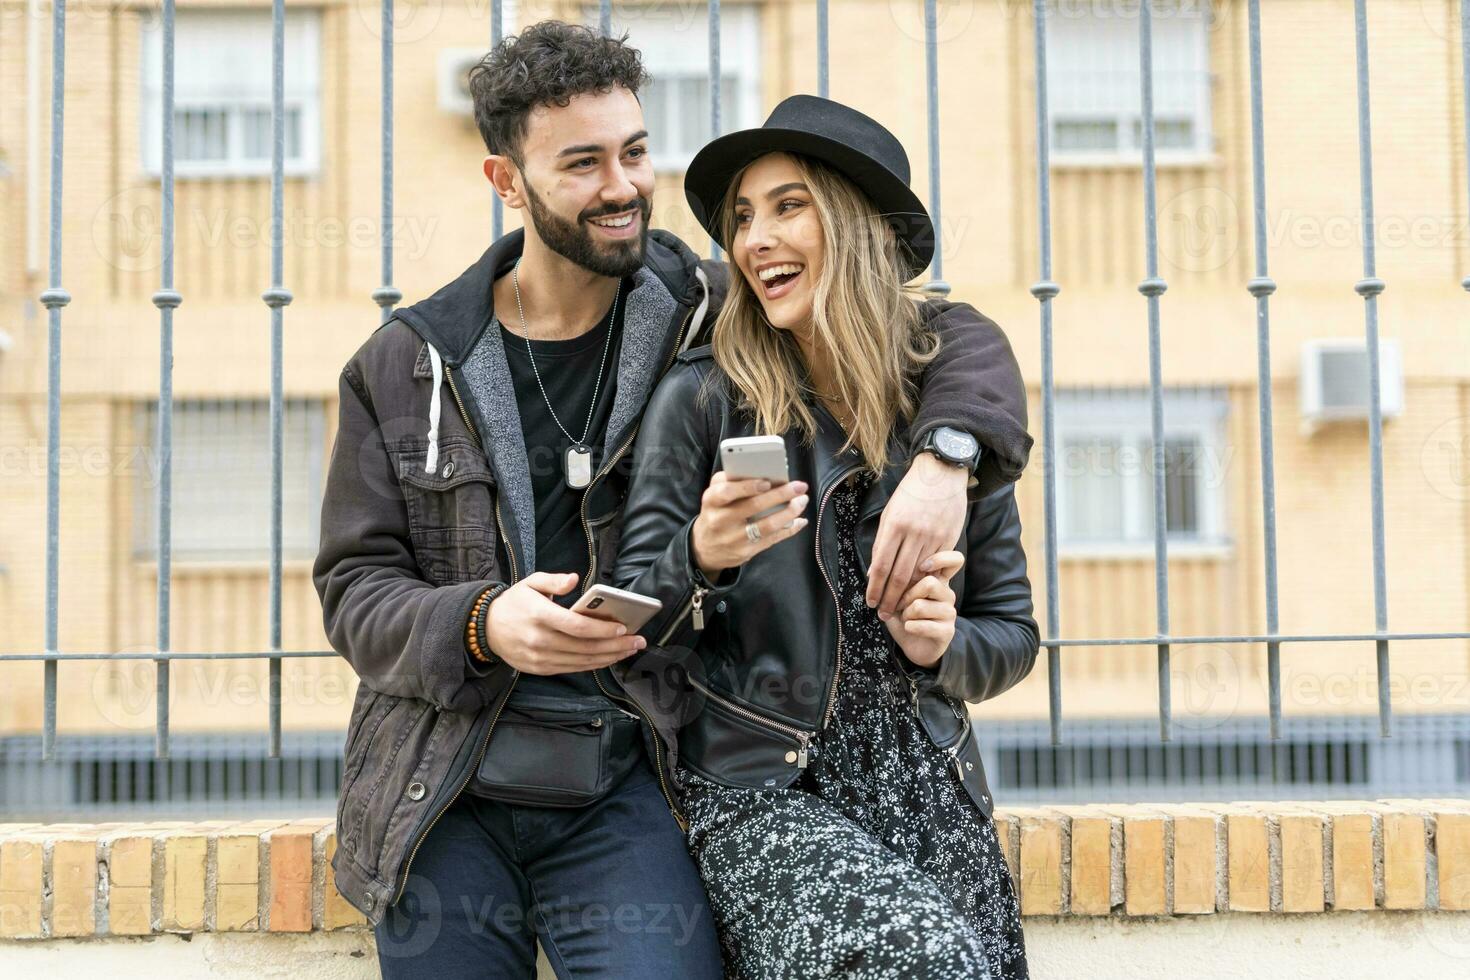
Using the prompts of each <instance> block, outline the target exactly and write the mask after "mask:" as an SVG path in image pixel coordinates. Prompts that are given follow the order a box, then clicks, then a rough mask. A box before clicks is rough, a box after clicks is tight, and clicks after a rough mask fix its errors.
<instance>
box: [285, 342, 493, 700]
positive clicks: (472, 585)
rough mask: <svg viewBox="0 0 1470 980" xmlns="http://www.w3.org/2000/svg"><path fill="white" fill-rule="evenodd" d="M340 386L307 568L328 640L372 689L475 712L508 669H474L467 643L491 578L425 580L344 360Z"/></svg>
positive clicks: (399, 498) (387, 464)
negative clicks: (316, 544) (313, 552)
mask: <svg viewBox="0 0 1470 980" xmlns="http://www.w3.org/2000/svg"><path fill="white" fill-rule="evenodd" d="M338 393H339V406H340V407H339V410H338V411H339V416H338V428H337V439H336V442H335V444H334V445H333V447H332V457H331V462H330V464H329V466H328V469H327V480H326V489H325V493H324V495H323V500H322V515H321V544H320V548H319V549H318V551H317V556H316V560H315V562H314V564H313V566H312V582H313V584H314V585H315V586H316V590H317V594H318V596H320V597H321V602H322V618H323V622H324V625H325V626H326V632H327V638H328V639H329V641H330V642H331V644H332V648H333V649H334V650H336V651H337V652H338V653H340V654H341V655H342V656H343V657H344V658H345V659H346V660H347V662H348V663H350V664H351V665H352V669H353V670H354V671H356V673H357V675H358V677H359V678H360V679H361V681H362V683H364V684H367V685H368V686H369V687H370V688H372V689H373V690H375V691H380V692H382V693H384V694H391V695H394V696H397V697H410V698H419V699H421V700H424V701H428V702H430V703H432V704H434V705H435V706H436V707H438V708H439V709H440V710H443V711H476V710H478V709H479V708H481V707H482V706H484V705H485V704H486V703H488V702H489V701H490V700H492V699H493V694H494V692H495V691H497V690H498V689H499V688H501V687H503V686H504V685H505V684H507V683H509V679H510V675H511V670H510V668H509V665H506V664H495V665H493V666H487V667H486V668H485V669H484V670H483V671H482V670H477V669H472V668H471V667H470V662H469V654H468V652H467V650H466V648H465V632H466V628H467V626H468V623H469V615H470V608H471V607H472V606H473V605H474V602H475V599H476V598H477V597H478V596H479V595H480V593H481V592H483V591H484V590H485V589H487V588H489V587H490V586H493V585H496V584H498V583H496V582H492V581H471V582H462V583H457V584H454V585H446V586H435V585H433V584H431V583H429V582H427V581H425V580H424V578H423V576H422V573H421V572H420V570H419V567H418V564H417V562H416V561H415V560H414V556H413V547H412V544H411V543H410V539H409V531H408V512H407V509H406V508H405V505H404V502H403V494H402V491H401V490H400V489H399V486H398V477H397V474H396V472H395V471H394V469H393V466H392V461H391V460H390V458H389V456H388V453H387V450H386V448H385V446H384V443H383V435H382V430H381V428H380V426H379V423H378V420H377V418H376V416H375V415H374V413H373V409H372V401H371V397H370V394H369V392H368V390H367V388H366V387H365V386H364V385H363V384H362V382H361V381H360V380H359V379H358V378H357V376H356V375H355V374H354V372H353V371H352V366H351V364H349V365H348V366H347V368H345V369H344V370H343V372H342V376H341V378H340V380H339V382H338Z"/></svg>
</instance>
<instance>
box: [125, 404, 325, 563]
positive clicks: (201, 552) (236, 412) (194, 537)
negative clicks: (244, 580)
mask: <svg viewBox="0 0 1470 980" xmlns="http://www.w3.org/2000/svg"><path fill="white" fill-rule="evenodd" d="M282 413H283V418H282V437H283V438H282V441H281V446H282V453H281V488H282V492H281V554H282V556H283V557H284V558H286V559H293V558H295V559H303V558H311V557H312V556H314V555H315V554H316V549H317V543H318V537H319V531H318V523H319V518H320V513H321V500H322V478H323V477H322V471H323V463H324V459H325V455H326V435H325V427H326V415H325V406H324V405H323V404H322V403H321V402H319V401H307V400H303V399H287V400H286V401H285V403H284V405H283V406H282ZM136 421H137V424H138V426H139V427H140V431H139V445H144V446H147V447H148V452H147V454H146V456H145V457H144V459H145V461H146V465H143V466H140V467H138V479H139V487H138V492H136V493H135V494H134V502H135V519H134V522H133V526H134V528H136V530H137V538H136V540H135V544H134V549H133V550H134V555H135V556H136V557H138V558H143V559H154V558H156V557H157V555H158V493H159V472H160V470H159V459H160V457H159V443H158V403H157V402H153V403H150V404H147V405H143V406H140V407H139V410H138V413H137V420H136ZM172 502H173V507H172V513H173V519H172V522H171V526H170V531H171V536H172V545H173V552H172V553H173V557H174V558H176V559H178V560H180V561H239V562H264V561H268V560H269V559H270V553H271V537H270V534H271V444H270V402H268V401H266V400H263V399H253V400H248V401H176V402H174V413H173V492H172Z"/></svg>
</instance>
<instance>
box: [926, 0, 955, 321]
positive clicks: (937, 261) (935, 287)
mask: <svg viewBox="0 0 1470 980" xmlns="http://www.w3.org/2000/svg"><path fill="white" fill-rule="evenodd" d="M936 7H937V0H924V76H925V82H926V89H927V93H926V97H927V103H928V109H929V217H930V218H931V219H933V221H934V261H933V263H932V265H931V266H930V267H931V268H932V269H933V270H934V271H933V273H932V274H931V276H930V279H929V281H928V282H926V283H924V292H926V293H928V294H929V295H930V296H934V297H937V298H940V299H943V298H944V297H945V296H948V295H949V283H947V282H945V281H944V235H943V234H942V233H941V232H940V228H941V227H943V226H942V225H941V223H940V218H939V41H938V35H939V29H938V23H939V17H938V14H937V12H936Z"/></svg>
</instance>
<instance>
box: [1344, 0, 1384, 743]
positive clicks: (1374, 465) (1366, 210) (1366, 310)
mask: <svg viewBox="0 0 1470 980" xmlns="http://www.w3.org/2000/svg"><path fill="white" fill-rule="evenodd" d="M1353 34H1354V39H1355V41H1356V45H1355V46H1356V48H1357V63H1358V175H1359V183H1360V185H1361V197H1362V209H1363V278H1362V279H1359V280H1358V281H1357V283H1356V284H1354V286H1353V289H1354V290H1355V291H1356V292H1357V294H1358V295H1359V296H1361V297H1363V314H1364V320H1365V321H1366V332H1367V343H1368V458H1369V464H1370V467H1371V475H1370V479H1369V484H1370V490H1371V494H1372V507H1373V625H1374V627H1375V629H1377V631H1378V632H1380V633H1382V632H1384V631H1386V630H1387V629H1388V581H1387V575H1386V573H1385V569H1384V557H1383V551H1384V543H1383V415H1382V407H1381V406H1380V404H1379V400H1380V399H1379V390H1378V385H1379V380H1378V378H1379V373H1378V372H1379V364H1378V294H1379V293H1381V292H1383V287H1384V283H1383V280H1382V279H1379V278H1378V274H1377V272H1376V265H1375V262H1376V259H1375V250H1374V242H1373V238H1374V235H1375V234H1376V232H1375V229H1374V224H1373V129H1372V124H1371V122H1370V120H1369V113H1368V10H1367V4H1366V3H1365V0H1354V2H1353ZM1374 646H1375V648H1376V651H1377V654H1378V727H1379V733H1380V734H1381V735H1382V736H1383V737H1384V738H1387V737H1389V736H1390V735H1392V734H1393V733H1392V732H1391V731H1390V720H1391V719H1390V714H1391V708H1390V704H1389V689H1388V641H1387V640H1375V641H1374Z"/></svg>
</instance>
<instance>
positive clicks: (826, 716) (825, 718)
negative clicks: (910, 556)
mask: <svg viewBox="0 0 1470 980" xmlns="http://www.w3.org/2000/svg"><path fill="white" fill-rule="evenodd" d="M857 469H858V467H856V466H850V467H848V468H847V469H846V470H844V471H843V472H842V475H841V476H839V477H838V478H837V479H836V480H833V481H832V485H831V486H830V487H828V488H827V492H826V493H824V494H822V502H821V503H820V504H818V505H817V523H816V526H815V527H813V528H812V542H813V545H812V547H813V548H814V549H815V550H816V555H817V568H818V570H820V571H821V573H822V581H824V582H826V583H827V591H829V592H831V593H832V605H833V607H834V608H835V609H836V610H837V664H836V667H835V668H834V669H833V671H832V689H831V691H830V692H829V693H828V694H827V708H826V710H825V711H823V712H822V727H823V728H826V727H827V722H829V721H831V720H832V709H833V708H834V707H836V705H837V679H838V678H839V677H841V676H842V647H843V645H844V640H843V634H842V601H841V600H840V599H838V598H837V589H836V588H835V587H834V586H833V585H832V580H831V579H830V578H828V577H827V566H825V565H823V564H822V514H823V512H824V511H825V510H826V509H827V501H828V499H830V498H831V496H832V493H833V491H835V490H836V489H837V488H838V487H840V486H841V485H842V483H843V481H845V480H846V479H847V478H848V477H849V476H851V475H852V474H853V473H855V472H857Z"/></svg>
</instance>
